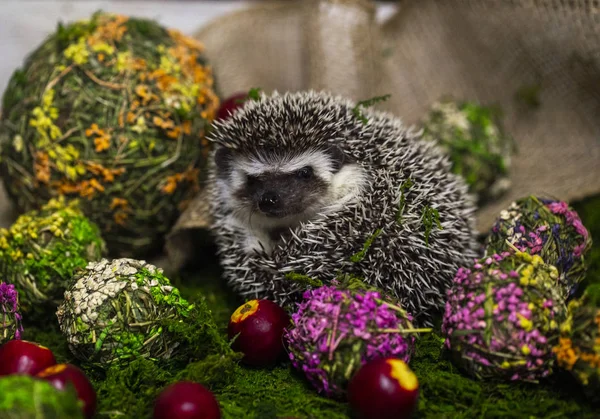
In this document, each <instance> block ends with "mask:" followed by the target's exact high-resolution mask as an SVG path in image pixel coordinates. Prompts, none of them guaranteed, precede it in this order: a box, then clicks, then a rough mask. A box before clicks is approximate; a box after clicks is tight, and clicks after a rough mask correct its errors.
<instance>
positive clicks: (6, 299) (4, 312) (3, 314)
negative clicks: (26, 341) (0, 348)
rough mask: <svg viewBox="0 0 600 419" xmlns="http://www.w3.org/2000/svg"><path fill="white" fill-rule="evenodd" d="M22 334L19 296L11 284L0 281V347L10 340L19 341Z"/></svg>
mask: <svg viewBox="0 0 600 419" xmlns="http://www.w3.org/2000/svg"><path fill="white" fill-rule="evenodd" d="M22 332H23V326H22V325H21V314H20V313H19V294H18V293H17V290H16V289H15V286H14V285H13V284H6V283H4V282H2V281H0V345H2V344H3V343H4V342H6V341H8V340H11V339H21V333H22Z"/></svg>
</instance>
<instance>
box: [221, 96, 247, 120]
mask: <svg viewBox="0 0 600 419" xmlns="http://www.w3.org/2000/svg"><path fill="white" fill-rule="evenodd" d="M246 99H248V93H246V92H244V93H236V94H234V95H231V96H229V97H228V98H227V99H225V100H224V101H223V102H221V106H220V107H219V110H218V111H217V118H216V119H227V118H229V116H230V115H231V114H232V113H233V112H234V111H235V110H236V109H237V108H240V107H242V106H244V101H245V100H246Z"/></svg>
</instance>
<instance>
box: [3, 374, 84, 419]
mask: <svg viewBox="0 0 600 419" xmlns="http://www.w3.org/2000/svg"><path fill="white" fill-rule="evenodd" d="M0 418H14V419H17V418H18V419H58V418H61V419H79V418H82V419H83V412H82V410H81V406H80V404H79V401H78V400H77V394H76V393H75V391H74V390H73V389H71V388H69V389H67V390H64V391H60V390H57V389H55V388H54V387H53V386H52V385H51V384H50V383H48V382H46V381H43V380H36V379H34V378H32V377H29V376H26V375H12V376H6V377H2V378H0Z"/></svg>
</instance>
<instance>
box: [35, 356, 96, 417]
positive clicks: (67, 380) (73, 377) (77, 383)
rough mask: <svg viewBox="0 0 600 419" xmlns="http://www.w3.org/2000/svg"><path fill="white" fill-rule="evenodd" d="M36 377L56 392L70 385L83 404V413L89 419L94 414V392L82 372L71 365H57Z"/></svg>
mask: <svg viewBox="0 0 600 419" xmlns="http://www.w3.org/2000/svg"><path fill="white" fill-rule="evenodd" d="M36 377H38V378H41V379H42V380H46V381H48V382H49V383H50V384H52V385H53V386H54V387H55V388H57V389H58V390H64V389H66V388H67V386H68V385H69V384H70V385H72V386H73V387H74V388H75V391H76V392H77V397H78V398H79V400H81V401H82V402H83V413H84V414H85V416H86V417H87V418H91V417H93V416H94V413H96V391H95V390H94V387H93V386H92V383H90V380H88V378H87V376H86V375H85V373H84V372H83V371H81V370H80V369H79V368H77V367H76V366H75V365H72V364H57V365H53V366H51V367H48V368H46V369H45V370H43V371H41V372H39V373H38V374H37V375H36Z"/></svg>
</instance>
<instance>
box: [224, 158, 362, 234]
mask: <svg viewBox="0 0 600 419" xmlns="http://www.w3.org/2000/svg"><path fill="white" fill-rule="evenodd" d="M351 163H352V162H350V161H349V160H348V158H347V157H346V156H345V155H344V153H343V152H342V151H341V150H340V149H339V148H337V147H329V148H327V149H320V150H319V149H311V150H305V151H302V152H298V151H295V152H289V151H282V150H277V149H274V148H262V149H259V150H255V151H254V152H253V153H252V154H251V155H248V154H244V153H240V152H236V151H235V150H231V149H227V148H224V147H219V148H218V149H217V151H216V153H215V167H216V170H217V178H218V182H219V184H220V188H221V191H222V193H224V194H225V196H226V201H227V203H228V204H229V207H230V208H231V209H232V210H233V212H234V214H235V215H236V216H237V217H238V218H241V219H245V220H246V222H251V223H252V224H254V223H260V224H261V225H263V226H264V227H286V226H293V225H296V224H298V223H299V222H302V221H306V220H308V219H310V218H311V217H312V216H314V215H315V214H316V213H318V212H319V211H320V210H321V209H322V208H323V207H324V206H325V205H327V204H329V203H330V201H331V199H332V192H333V190H332V189H333V188H334V187H335V185H336V176H339V175H341V174H342V169H343V168H344V167H346V166H348V167H350V166H354V167H357V166H356V165H354V164H351ZM338 183H339V182H338Z"/></svg>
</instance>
